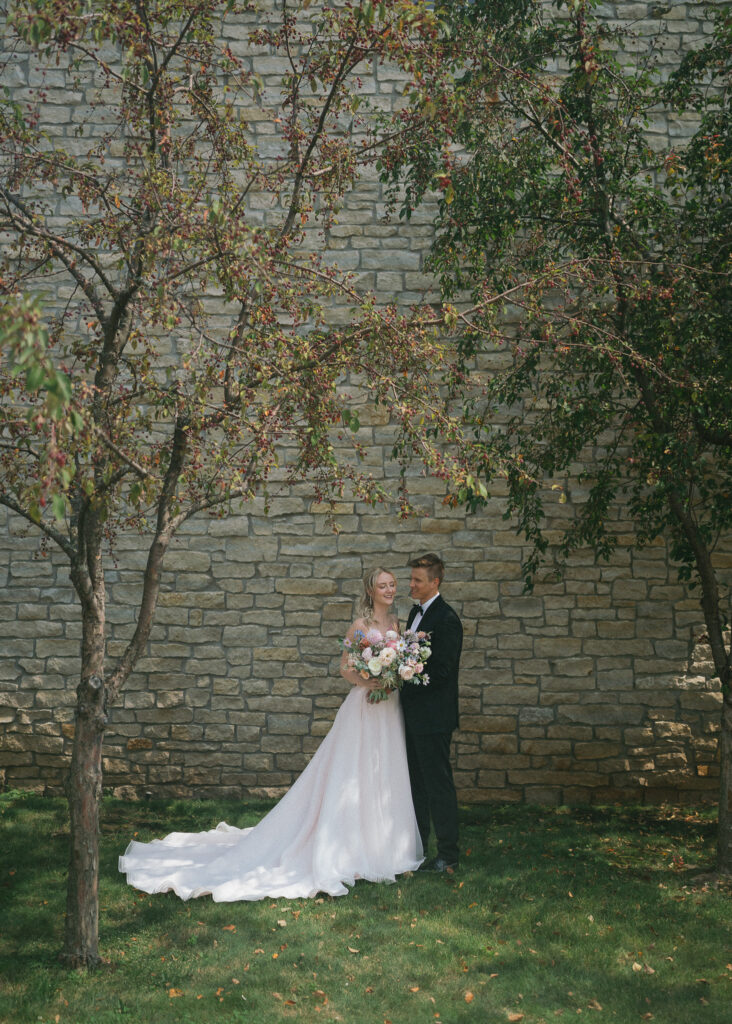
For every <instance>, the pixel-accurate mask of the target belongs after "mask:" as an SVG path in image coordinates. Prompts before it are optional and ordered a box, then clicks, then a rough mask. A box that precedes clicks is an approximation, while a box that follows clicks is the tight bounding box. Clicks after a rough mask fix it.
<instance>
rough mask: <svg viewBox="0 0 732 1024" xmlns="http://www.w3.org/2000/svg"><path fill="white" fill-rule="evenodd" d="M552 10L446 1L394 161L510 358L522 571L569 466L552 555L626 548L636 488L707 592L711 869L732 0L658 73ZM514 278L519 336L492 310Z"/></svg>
mask: <svg viewBox="0 0 732 1024" xmlns="http://www.w3.org/2000/svg"><path fill="white" fill-rule="evenodd" d="M439 6H440V5H438V8H439ZM553 6H554V8H555V10H552V11H548V10H547V6H546V5H544V4H540V3H534V2H532V0H523V2H519V3H513V2H504V0H482V2H481V0H475V2H470V3H468V2H465V3H460V2H456V3H451V4H445V5H443V14H444V16H445V17H446V18H448V19H449V20H450V22H451V28H452V36H451V37H450V38H449V39H445V40H444V41H443V46H444V51H443V57H442V60H441V61H438V62H436V64H435V66H434V68H433V69H430V73H429V74H426V73H425V70H426V69H424V68H422V69H420V73H419V74H417V75H415V76H414V83H413V91H412V103H411V107H410V111H409V112H408V113H407V114H405V120H409V119H410V118H411V122H410V124H411V128H412V130H411V131H410V132H406V133H405V134H404V135H403V136H401V137H400V138H399V139H398V140H396V142H395V144H394V146H393V147H392V148H391V151H390V153H389V154H388V155H387V156H386V157H385V159H384V162H383V174H384V177H385V178H386V179H387V180H390V181H392V182H394V183H396V182H399V181H401V180H402V179H403V180H404V182H405V184H404V186H403V187H404V195H405V198H404V200H403V205H402V213H403V215H405V216H409V214H410V213H411V210H412V209H414V207H415V206H416V205H417V204H418V203H419V202H420V201H421V200H422V199H423V198H424V197H425V195H426V194H427V192H428V190H429V189H431V188H433V189H434V188H436V189H439V190H441V200H440V204H439V212H438V215H437V218H436V230H437V237H436V241H435V243H434V246H433V249H432V252H431V256H430V265H431V267H432V268H433V270H434V271H435V272H436V273H437V274H438V275H439V277H440V279H441V284H442V291H443V296H444V298H445V300H446V301H447V302H450V303H452V302H455V301H457V299H458V298H459V297H463V296H466V295H470V296H471V298H472V299H473V301H474V302H475V301H477V303H478V305H479V307H480V309H481V312H480V313H479V315H468V314H465V313H463V314H461V315H460V317H459V322H460V326H461V328H462V330H461V337H460V344H461V346H462V349H463V352H464V354H465V356H466V358H467V357H470V356H472V355H473V354H474V353H476V352H479V351H482V350H486V349H487V348H490V347H491V346H496V345H497V346H504V347H505V349H506V350H507V351H508V352H509V353H510V366H509V368H508V369H507V370H506V371H505V372H500V373H497V374H496V376H495V377H493V379H492V380H491V381H490V383H489V385H488V398H487V402H486V403H485V404H483V405H481V406H480V407H478V406H474V407H473V408H472V411H471V412H470V415H471V416H472V419H473V425H474V429H475V431H476V436H477V438H478V439H479V441H480V443H481V445H482V446H483V453H484V459H483V467H482V471H481V473H480V474H478V476H479V477H482V478H483V480H484V481H485V482H489V481H491V480H493V479H494V478H495V476H496V466H501V465H505V464H506V459H507V457H508V456H509V455H511V456H513V457H514V458H513V461H512V463H511V465H509V468H508V475H507V491H508V498H507V504H508V512H509V514H512V515H514V516H515V517H516V518H517V522H518V526H519V528H520V529H521V530H522V531H523V532H524V533H525V535H526V537H527V538H528V539H529V540H530V541H531V542H532V548H533V551H532V554H531V555H530V557H529V558H528V559H527V562H526V564H525V566H524V571H525V576H526V580H527V583H528V584H529V585H531V583H532V581H533V580H534V578H535V576H536V573H537V571H538V570H539V568H540V566H541V565H542V564H543V562H544V561H545V559H546V557H547V555H548V553H549V550H550V545H549V537H548V529H547V523H548V522H549V521H550V519H552V518H553V521H552V522H551V526H552V528H553V529H557V525H558V524H557V518H556V514H554V513H555V512H556V505H552V504H549V505H548V504H547V498H546V494H547V491H548V489H549V488H550V487H554V488H555V497H558V500H559V501H566V490H565V488H566V486H567V481H569V486H570V487H571V486H573V485H576V484H579V485H580V487H579V488H578V489H581V490H582V492H583V495H582V498H579V499H578V501H577V504H576V505H575V507H574V509H573V512H572V516H571V519H570V520H569V521H568V522H567V525H566V528H565V529H563V530H561V531H560V532H561V540H560V542H559V543H558V544H557V545H556V546H555V547H553V549H552V555H553V556H554V558H555V560H556V561H555V565H556V567H557V568H558V569H559V570H560V571H561V569H562V567H563V564H564V561H565V560H566V558H567V556H568V555H569V554H570V553H571V552H572V551H573V550H575V549H576V548H578V547H581V546H585V545H590V546H592V547H594V548H595V550H596V552H597V553H598V554H599V555H601V556H604V557H608V556H609V555H610V553H611V552H612V550H613V548H614V546H615V544H616V541H617V537H616V535H615V534H614V532H613V518H614V510H615V509H616V508H617V504H618V503H620V502H622V503H623V504H624V505H625V506H626V508H627V510H628V511H629V512H630V515H631V517H632V520H633V522H634V524H635V531H636V540H637V543H638V544H641V545H642V544H644V543H647V542H648V541H651V540H652V539H653V538H655V537H658V536H660V535H664V536H666V537H667V538H668V540H669V543H670V552H671V556H672V558H673V559H674V560H675V562H676V563H677V565H678V570H679V575H680V578H681V579H682V580H684V581H686V582H687V583H688V585H689V586H690V587H691V588H694V587H698V588H699V592H700V600H701V606H702V610H703V615H704V621H705V624H706V639H707V640H708V643H709V645H710V647H711V651H712V656H713V659H714V665H715V668H716V672H717V674H718V676H719V679H720V680H721V684H722V691H723V711H722V731H721V788H720V805H719V840H718V852H717V867H718V870H719V871H720V872H725V873H727V874H729V873H732V807H731V806H730V800H732V788H731V787H732V690H731V685H732V661H731V655H730V646H729V639H728V637H726V636H725V628H726V626H727V620H728V596H727V591H723V588H722V582H721V579H720V574H719V569H718V565H717V560H716V554H715V552H716V551H717V549H718V546H719V543H720V540H723V539H727V540H728V539H729V536H730V526H731V525H732V502H730V495H731V494H732V404H731V403H730V388H731V386H732V360H731V359H730V356H731V355H732V348H731V346H730V335H729V321H730V316H731V315H732V288H731V283H730V258H731V255H732V229H731V225H732V216H731V214H732V116H731V114H730V103H729V100H730V88H731V87H732V81H731V79H730V73H731V71H732V18H731V17H730V15H729V12H726V11H722V12H719V13H718V15H717V17H716V20H715V23H714V33H713V34H712V35H711V36H710V38H709V41H708V42H707V43H706V45H704V46H703V47H702V48H700V49H699V50H698V51H696V52H693V53H690V54H688V55H687V56H686V57H685V58H684V59H683V61H681V62H680V64H679V66H677V68H676V70H675V71H674V73H673V75H672V76H671V78H670V81H668V82H666V83H664V80H663V75H662V73H661V70H660V69H659V66H658V60H659V51H658V50H657V49H656V46H655V42H654V40H651V39H646V40H644V41H643V43H644V45H640V44H639V41H638V40H636V39H634V40H633V45H632V46H626V45H625V44H626V43H627V42H628V39H629V32H623V31H617V30H612V29H611V28H610V27H609V26H608V24H607V23H603V21H602V19H600V18H598V17H596V16H595V15H594V13H593V7H594V6H595V5H594V4H593V3H591V2H588V0H567V2H558V3H556V4H554V5H553ZM636 44H638V45H636ZM624 50H625V52H637V53H639V56H638V58H637V60H636V62H635V64H634V65H633V66H623V65H621V64H620V63H619V61H618V59H617V57H616V55H617V54H618V53H622V52H623V51H624ZM692 113H693V115H694V116H695V117H696V119H697V120H696V128H695V130H694V133H693V137H692V138H691V139H690V140H689V141H688V144H686V145H684V146H683V147H680V148H678V149H676V148H669V147H666V148H662V149H661V150H657V149H655V150H654V149H652V148H651V147H650V146H649V141H648V134H647V128H648V124H649V120H650V118H651V116H654V117H655V118H656V119H659V118H661V117H663V116H667V117H672V116H679V115H682V114H686V115H687V116H688V115H690V114H692ZM420 121H422V122H423V125H422V127H420V124H419V122H420ZM395 202H396V196H395ZM501 293H504V294H510V295H511V302H512V305H513V310H514V312H517V313H518V316H517V322H516V323H515V325H514V327H513V329H512V330H508V329H506V328H505V327H504V324H505V321H501V319H500V317H499V315H498V309H497V307H496V306H495V305H486V303H487V302H489V300H490V299H491V298H492V297H494V296H495V295H497V294H501ZM504 312H505V306H504ZM487 314H490V315H487ZM456 316H457V310H456ZM456 500H460V501H465V502H467V503H468V504H469V505H470V506H471V507H474V508H475V507H479V506H480V505H481V504H482V502H483V497H482V496H481V495H480V494H479V493H477V492H476V490H475V488H472V487H467V488H463V489H462V490H461V491H460V492H459V493H458V494H457V495H456ZM565 521H566V520H565ZM723 594H724V596H723Z"/></svg>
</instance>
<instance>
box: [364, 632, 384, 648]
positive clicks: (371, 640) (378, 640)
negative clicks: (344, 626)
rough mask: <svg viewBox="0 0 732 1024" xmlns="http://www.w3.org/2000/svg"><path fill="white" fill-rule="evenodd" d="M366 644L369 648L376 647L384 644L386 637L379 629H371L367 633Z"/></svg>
mask: <svg viewBox="0 0 732 1024" xmlns="http://www.w3.org/2000/svg"><path fill="white" fill-rule="evenodd" d="M366 642H367V643H368V645H369V647H375V646H376V645H377V644H383V642H384V637H383V636H382V635H381V633H380V632H379V630H378V629H370V630H369V631H368V632H367V633H366Z"/></svg>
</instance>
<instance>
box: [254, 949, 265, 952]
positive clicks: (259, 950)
mask: <svg viewBox="0 0 732 1024" xmlns="http://www.w3.org/2000/svg"><path fill="white" fill-rule="evenodd" d="M254 952H255V953H264V950H263V949H255V950H254Z"/></svg>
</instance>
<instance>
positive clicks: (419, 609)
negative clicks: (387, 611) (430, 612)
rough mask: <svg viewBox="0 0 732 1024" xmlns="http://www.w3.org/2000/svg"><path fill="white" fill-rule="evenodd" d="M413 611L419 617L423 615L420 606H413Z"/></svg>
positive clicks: (422, 609)
mask: <svg viewBox="0 0 732 1024" xmlns="http://www.w3.org/2000/svg"><path fill="white" fill-rule="evenodd" d="M413 610H414V613H415V615H416V614H417V612H419V614H420V615H424V608H423V607H422V605H421V604H415V605H414V609H413Z"/></svg>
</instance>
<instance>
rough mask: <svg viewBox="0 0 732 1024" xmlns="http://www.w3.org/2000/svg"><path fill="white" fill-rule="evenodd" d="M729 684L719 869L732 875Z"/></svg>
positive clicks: (721, 739)
mask: <svg viewBox="0 0 732 1024" xmlns="http://www.w3.org/2000/svg"><path fill="white" fill-rule="evenodd" d="M723 682H724V680H723ZM729 685H730V682H729V679H728V680H727V685H726V687H725V694H724V704H723V705H722V731H721V734H720V737H719V760H720V779H719V831H718V835H717V871H718V872H719V873H720V875H730V876H732V694H730V690H729Z"/></svg>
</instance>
